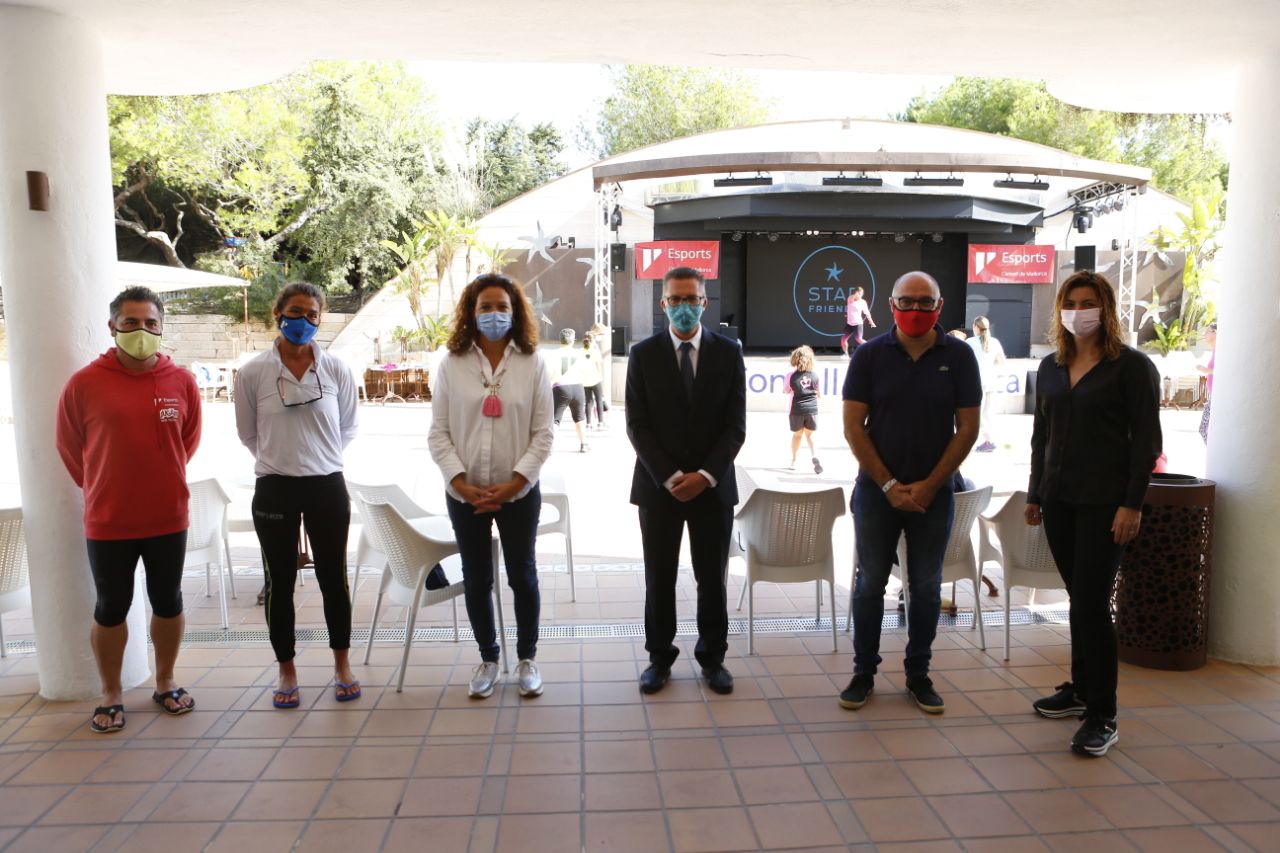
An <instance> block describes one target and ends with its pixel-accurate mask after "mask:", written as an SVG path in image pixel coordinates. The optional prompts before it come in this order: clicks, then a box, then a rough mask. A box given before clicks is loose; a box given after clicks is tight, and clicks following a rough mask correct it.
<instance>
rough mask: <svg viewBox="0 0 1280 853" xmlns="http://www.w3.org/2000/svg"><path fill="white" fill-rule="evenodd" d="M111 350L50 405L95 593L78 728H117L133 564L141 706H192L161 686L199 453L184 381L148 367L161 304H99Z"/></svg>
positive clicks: (194, 408) (188, 382) (153, 364)
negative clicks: (92, 666) (149, 683)
mask: <svg viewBox="0 0 1280 853" xmlns="http://www.w3.org/2000/svg"><path fill="white" fill-rule="evenodd" d="M108 328H110V330H111V336H112V337H113V338H115V346H114V347H112V348H111V349H109V350H107V351H106V352H105V353H103V354H102V355H101V356H99V357H98V359H97V360H95V361H94V362H93V363H91V364H90V365H89V366H88V367H85V368H83V369H81V370H80V371H78V372H77V373H76V374H75V375H74V376H72V377H71V379H70V380H69V381H68V382H67V385H66V387H65V388H63V389H62V397H61V399H60V400H59V401H58V426H57V446H58V452H59V454H61V456H62V461H63V464H65V465H66V466H67V471H68V473H70V474H71V478H72V479H73V480H75V481H76V485H78V486H79V487H80V488H81V489H83V490H84V534H85V538H86V540H88V549H89V566H90V568H91V570H92V571H93V582H94V585H95V586H96V587H97V593H98V602H97V606H96V607H95V608H94V612H93V620H94V624H93V629H92V632H91V634H90V639H91V642H92V645H93V655H94V658H95V659H96V660H97V662H98V673H99V675H100V676H101V677H102V705H101V706H99V707H98V708H96V709H95V710H94V712H93V718H92V719H91V720H90V723H89V727H90V728H91V729H92V730H93V731H95V732H99V733H110V732H116V731H119V730H120V729H123V728H124V724H125V718H124V706H123V705H122V704H121V685H120V671H121V667H122V665H123V660H124V649H125V644H126V642H127V641H128V638H129V634H128V627H127V625H126V624H125V617H126V616H127V615H128V613H129V605H130V604H131V603H132V602H133V579H134V574H135V570H136V569H137V566H138V560H139V559H141V560H142V564H143V566H144V567H145V568H146V575H147V597H148V598H149V599H150V601H151V610H152V619H151V638H152V641H153V642H154V643H155V653H156V691H155V693H154V694H153V696H152V699H153V700H154V701H155V702H156V704H158V705H159V706H160V707H161V708H162V709H163V710H164V711H165V712H166V713H169V714H175V715H176V714H185V713H187V712H188V711H191V710H192V709H193V708H195V701H194V700H193V699H192V698H191V696H190V695H189V694H188V693H187V691H186V690H183V689H181V688H179V687H178V686H177V684H176V683H175V682H174V680H173V667H174V664H175V662H176V661H177V658H178V647H179V645H180V644H181V642H182V630H183V628H184V626H185V624H186V620H185V619H184V618H183V615H182V566H183V563H184V562H185V557H186V546H187V498H188V493H187V477H186V469H187V461H188V460H189V459H190V458H191V456H192V455H193V454H194V453H195V452H196V446H197V445H198V444H199V443H200V392H199V390H198V389H197V387H196V382H195V377H193V376H192V375H191V373H190V372H188V371H186V370H183V369H182V368H180V367H178V366H177V365H176V364H174V363H173V359H171V358H169V357H168V356H167V355H160V354H159V352H158V350H159V347H160V335H161V333H162V332H163V329H164V302H162V301H161V299H160V297H159V296H157V295H156V294H155V293H153V292H152V291H150V290H148V289H147V288H145V287H131V288H128V289H126V290H124V291H122V292H121V293H120V295H118V296H117V297H116V298H115V299H114V300H113V301H112V303H111V320H110V323H109V324H108Z"/></svg>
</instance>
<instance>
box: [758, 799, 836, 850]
mask: <svg viewBox="0 0 1280 853" xmlns="http://www.w3.org/2000/svg"><path fill="white" fill-rule="evenodd" d="M747 813H748V814H749V815H750V816H751V822H752V824H754V825H755V828H756V834H757V835H758V836H759V837H760V846H761V847H762V848H763V849H765V850H785V849H789V848H798V847H817V846H820V845H829V844H840V843H841V841H842V839H841V836H840V830H839V829H837V828H836V825H835V822H834V821H832V819H831V815H830V814H828V812H827V809H826V806H824V805H823V804H822V803H786V804H779V805H758V806H750V807H749V808H748V809H747Z"/></svg>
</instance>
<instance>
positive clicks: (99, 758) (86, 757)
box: [7, 749, 112, 785]
mask: <svg viewBox="0 0 1280 853" xmlns="http://www.w3.org/2000/svg"><path fill="white" fill-rule="evenodd" d="M111 755H112V753H110V752H107V751H104V750H88V749H84V750H81V749H67V750H60V751H58V752H46V753H44V754H43V755H40V756H38V757H37V758H36V759H35V760H34V761H32V762H31V763H30V764H28V765H27V766H26V768H25V769H23V770H22V771H21V772H20V773H18V774H17V775H15V776H14V777H13V778H11V779H9V780H8V783H7V784H9V785H75V784H77V783H79V782H83V781H84V780H85V779H86V778H88V777H89V775H90V774H92V773H93V771H94V770H96V769H97V768H98V767H100V766H101V765H102V764H103V762H105V761H106V760H107V758H109V757H110V756H111Z"/></svg>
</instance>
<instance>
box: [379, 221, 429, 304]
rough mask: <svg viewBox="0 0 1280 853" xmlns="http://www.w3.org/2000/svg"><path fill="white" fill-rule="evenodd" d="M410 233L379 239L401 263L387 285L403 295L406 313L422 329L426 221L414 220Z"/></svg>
mask: <svg viewBox="0 0 1280 853" xmlns="http://www.w3.org/2000/svg"><path fill="white" fill-rule="evenodd" d="M414 226H415V230H414V231H413V233H408V232H406V231H401V232H400V239H399V240H398V241H395V240H383V241H382V245H383V247H384V248H386V249H387V250H388V251H390V252H391V254H393V255H395V256H396V258H397V259H399V261H400V263H401V264H402V266H401V268H400V272H398V273H397V274H396V275H395V276H394V277H392V278H391V280H390V281H388V282H387V284H388V285H389V286H391V287H394V288H395V289H396V290H397V291H399V292H401V293H403V294H405V296H406V297H407V298H408V300H409V312H410V313H411V314H413V319H414V322H415V323H417V325H418V328H419V329H421V328H425V325H426V320H425V318H424V317H423V314H422V297H423V294H424V291H425V290H426V287H427V284H429V283H430V281H431V278H430V276H429V270H428V267H427V262H428V260H429V259H430V257H431V249H430V248H429V246H428V238H427V226H426V223H422V222H417V223H414Z"/></svg>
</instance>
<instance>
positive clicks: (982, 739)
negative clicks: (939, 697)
mask: <svg viewBox="0 0 1280 853" xmlns="http://www.w3.org/2000/svg"><path fill="white" fill-rule="evenodd" d="M940 731H941V732H942V736H943V737H945V738H946V739H947V740H949V741H951V745H952V746H954V747H955V748H956V751H957V752H958V753H959V754H960V755H966V756H970V757H973V756H979V755H1015V754H1017V753H1020V752H1024V751H1025V750H1024V749H1023V746H1022V744H1020V743H1018V742H1017V741H1016V740H1014V739H1013V738H1012V737H1010V736H1009V735H1008V734H1007V733H1006V732H1005V731H1004V730H1003V729H1000V728H998V727H996V726H990V725H981V726H947V727H946V728H944V729H941V730H940Z"/></svg>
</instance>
